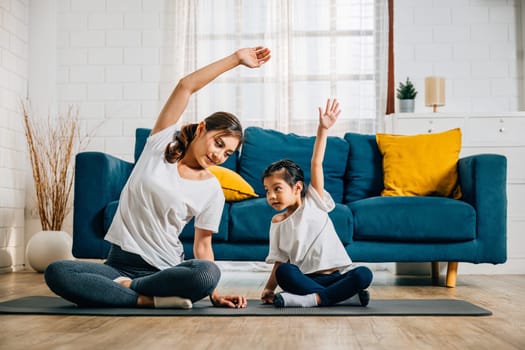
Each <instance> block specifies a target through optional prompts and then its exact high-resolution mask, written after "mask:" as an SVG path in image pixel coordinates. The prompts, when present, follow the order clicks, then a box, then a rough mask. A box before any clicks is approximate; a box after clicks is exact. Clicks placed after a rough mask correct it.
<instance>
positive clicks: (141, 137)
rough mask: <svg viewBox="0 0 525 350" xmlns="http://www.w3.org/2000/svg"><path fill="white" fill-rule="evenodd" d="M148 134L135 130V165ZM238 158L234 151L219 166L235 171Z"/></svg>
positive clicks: (146, 130) (237, 153) (145, 130)
mask: <svg viewBox="0 0 525 350" xmlns="http://www.w3.org/2000/svg"><path fill="white" fill-rule="evenodd" d="M150 133H151V129H146V128H137V129H136V130H135V153H134V155H135V163H136V162H137V160H138V159H139V157H140V155H141V154H142V151H143V150H144V146H145V145H146V141H147V139H148V137H149V134H150ZM166 146H167V145H166ZM238 158H239V152H238V151H235V152H234V153H233V154H232V155H231V156H229V157H228V159H227V160H226V161H225V162H224V163H223V164H221V166H223V167H225V168H228V169H231V170H237V161H238Z"/></svg>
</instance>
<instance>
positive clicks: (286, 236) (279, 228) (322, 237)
mask: <svg viewBox="0 0 525 350" xmlns="http://www.w3.org/2000/svg"><path fill="white" fill-rule="evenodd" d="M334 208H335V203H334V200H333V199H332V197H331V196H330V194H329V193H328V192H327V191H324V196H323V198H321V197H320V196H319V194H318V193H317V192H316V191H315V189H314V188H313V186H308V190H307V192H306V196H305V198H304V200H303V204H302V205H301V206H300V207H299V208H297V209H296V210H295V212H293V213H292V214H291V215H290V216H289V217H287V218H286V219H284V220H283V221H281V222H272V224H271V225H270V252H269V254H268V256H267V257H266V262H267V263H275V262H290V263H291V264H294V265H297V267H299V269H300V270H301V271H302V272H303V273H304V274H308V273H314V272H318V271H323V270H327V269H334V268H337V269H339V271H340V272H341V273H343V272H345V271H347V270H348V269H350V267H351V265H352V260H351V259H350V257H349V256H348V254H347V252H346V250H345V248H344V246H343V244H342V243H341V240H340V239H339V236H338V235H337V233H336V231H335V228H334V225H333V223H332V220H330V217H329V216H328V213H329V212H330V211H332V210H333V209H334Z"/></svg>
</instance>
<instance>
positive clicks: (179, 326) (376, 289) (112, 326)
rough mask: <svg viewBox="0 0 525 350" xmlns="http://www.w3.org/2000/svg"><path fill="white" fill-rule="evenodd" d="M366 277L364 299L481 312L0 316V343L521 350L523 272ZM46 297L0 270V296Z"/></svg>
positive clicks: (228, 278)
mask: <svg viewBox="0 0 525 350" xmlns="http://www.w3.org/2000/svg"><path fill="white" fill-rule="evenodd" d="M266 277H267V272H225V273H223V278H222V280H221V284H220V292H221V293H222V294H226V293H231V292H237V293H242V294H245V295H246V296H247V297H249V298H253V299H256V298H258V297H259V294H260V292H261V290H262V287H263V285H264V283H265V281H266ZM429 280H430V278H424V279H423V278H420V277H418V278H414V277H412V278H408V277H405V278H400V277H395V276H392V275H391V274H389V273H388V272H378V273H376V274H375V278H374V282H373V285H372V287H371V288H370V293H371V296H372V298H378V299H379V298H383V299H386V298H457V299H464V300H467V301H469V302H472V303H474V304H477V305H479V306H482V307H485V308H487V309H489V310H491V311H492V312H493V315H492V316H487V317H384V316H376V317H195V318H190V317H92V316H37V315H35V316H32V315H30V316H24V315H22V316H14V315H0V349H9V350H12V349H24V350H33V349H75V350H81V349H89V350H92V349H111V350H116V349H129V350H131V349H147V350H154V349H188V350H189V349H192V350H193V349H242V350H246V349H248V350H255V349H271V350H278V349H308V350H309V349H330V350H334V349H476V350H478V349H490V350H492V349H498V350H500V349H525V275H505V276H501V275H497V276H486V275H483V276H480V275H476V276H473V275H465V276H462V275H459V276H458V282H457V287H456V288H445V287H437V286H432V285H431V283H430V281H429ZM30 295H52V293H51V292H50V291H49V290H48V289H47V287H46V285H45V283H44V281H43V276H42V275H41V274H37V273H34V272H16V273H7V274H0V301H5V300H9V299H13V298H17V297H22V296H30Z"/></svg>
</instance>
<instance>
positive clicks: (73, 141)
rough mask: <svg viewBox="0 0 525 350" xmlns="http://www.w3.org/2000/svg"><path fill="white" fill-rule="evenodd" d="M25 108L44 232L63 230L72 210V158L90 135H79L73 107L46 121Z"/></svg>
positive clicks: (26, 130)
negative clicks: (33, 115)
mask: <svg viewBox="0 0 525 350" xmlns="http://www.w3.org/2000/svg"><path fill="white" fill-rule="evenodd" d="M22 109H23V114H24V128H25V134H26V138H27V144H28V148H29V157H30V161H31V169H32V171H33V180H34V182H35V189H36V197H37V203H38V214H39V216H40V223H41V224H42V230H61V229H62V224H63V223H64V219H65V217H66V215H67V214H68V212H69V210H70V208H68V202H69V197H70V194H71V189H72V187H73V177H74V165H73V158H74V156H75V155H76V154H77V153H78V152H79V151H80V150H81V149H82V148H83V147H84V146H85V145H86V140H87V135H85V136H81V135H80V124H79V120H78V110H77V109H75V108H73V106H70V107H68V109H67V112H66V114H65V115H58V116H57V118H54V119H52V118H51V117H50V116H48V118H47V121H45V120H38V119H36V118H33V117H32V116H31V115H30V113H29V112H28V108H27V107H26V105H24V104H23V105H22Z"/></svg>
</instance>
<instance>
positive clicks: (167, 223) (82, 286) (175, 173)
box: [45, 47, 271, 308]
mask: <svg viewBox="0 0 525 350" xmlns="http://www.w3.org/2000/svg"><path fill="white" fill-rule="evenodd" d="M270 57H271V55H270V50H269V49H267V48H265V47H256V48H245V49H240V50H238V51H236V52H235V53H233V54H231V55H229V56H227V57H224V58H223V59H221V60H218V61H216V62H214V63H211V64H210V65H208V66H206V67H204V68H201V69H199V70H197V71H195V72H193V73H191V74H189V75H187V76H186V77H184V78H182V79H181V80H180V81H179V83H178V84H177V86H176V88H175V90H174V91H173V93H172V94H171V96H170V97H169V98H168V101H167V102H166V104H165V105H164V107H163V109H162V111H161V112H160V115H159V117H158V119H157V121H156V123H155V125H154V127H153V129H152V131H151V135H150V137H149V138H148V140H147V142H146V146H145V147H144V151H143V153H142V155H141V157H140V159H139V160H138V162H137V164H136V165H135V167H134V169H133V172H132V174H131V176H130V178H129V179H128V182H127V183H126V186H125V187H124V189H123V190H122V193H121V197H120V201H119V207H118V209H117V213H116V214H115V218H114V219H113V222H112V224H111V227H110V228H109V230H108V233H107V235H106V237H105V239H106V240H107V241H109V242H110V243H112V246H111V249H110V252H109V254H108V258H107V260H106V261H105V263H104V264H98V263H91V262H80V261H59V262H55V263H53V264H51V265H49V266H48V268H47V269H46V271H45V280H46V283H47V285H48V286H49V288H50V289H51V290H52V291H53V292H55V293H56V294H58V295H60V296H61V297H63V298H64V299H67V300H69V301H72V302H74V303H76V304H78V305H80V306H93V307H104V306H107V307H156V308H163V307H174V308H191V307H192V303H194V302H195V301H197V300H200V299H202V298H204V297H205V296H207V295H208V296H209V297H210V300H211V302H212V304H213V305H214V306H223V307H231V308H244V307H246V305H247V302H246V298H245V297H244V296H238V295H227V296H221V295H220V294H219V293H218V292H217V290H216V286H217V284H218V282H219V278H220V270H219V268H218V267H217V265H215V263H214V262H213V260H214V255H213V250H212V234H213V232H217V230H218V227H219V223H220V219H221V213H222V208H223V206H224V195H223V193H222V190H221V187H220V184H219V182H218V181H217V179H216V178H215V177H214V176H213V175H212V174H211V173H210V172H209V171H208V170H207V168H208V167H209V166H211V165H217V164H221V163H223V162H224V161H226V159H227V158H228V156H230V155H231V154H232V153H233V152H235V150H237V149H238V148H239V146H240V144H241V142H242V127H241V125H240V123H239V121H238V120H237V118H236V117H235V116H233V115H232V114H229V113H225V112H217V113H214V114H212V115H211V116H209V117H207V118H206V119H204V120H203V121H201V122H200V123H198V124H190V125H186V126H184V127H182V128H181V130H180V132H179V133H176V132H175V131H176V126H175V123H177V121H178V120H179V119H180V117H181V115H182V113H183V112H184V110H185V108H186V106H187V104H188V100H189V98H190V96H191V95H192V94H193V93H194V92H196V91H198V90H199V89H201V88H202V87H204V86H206V85H207V84H208V83H210V82H211V81H213V80H214V79H215V78H217V77H218V76H219V75H221V74H222V73H224V72H226V71H228V70H230V69H233V68H234V67H236V66H238V65H244V66H246V67H249V68H257V67H260V66H261V65H263V64H264V63H266V62H267V61H268V60H269V59H270ZM192 218H195V236H194V245H193V252H194V255H195V259H194V260H187V261H184V251H183V247H182V243H181V242H180V239H179V235H180V233H181V232H182V229H183V228H184V226H185V224H186V223H187V222H189V221H190V220H191V219H192Z"/></svg>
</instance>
